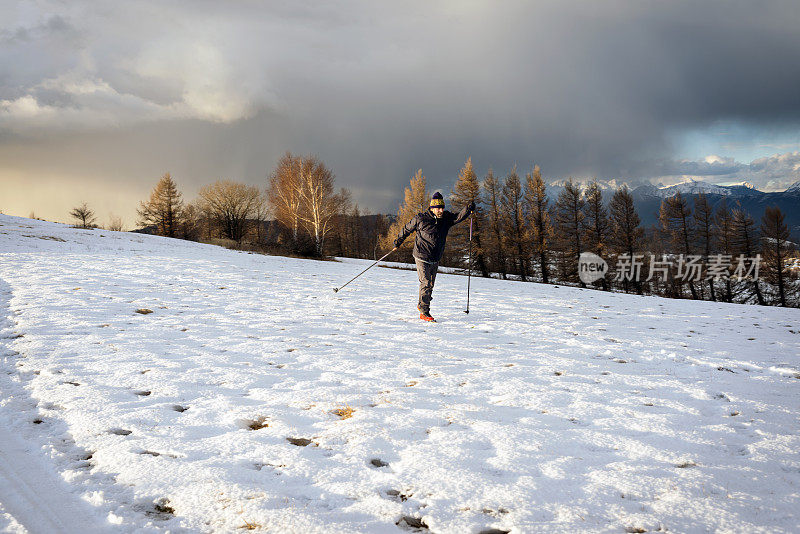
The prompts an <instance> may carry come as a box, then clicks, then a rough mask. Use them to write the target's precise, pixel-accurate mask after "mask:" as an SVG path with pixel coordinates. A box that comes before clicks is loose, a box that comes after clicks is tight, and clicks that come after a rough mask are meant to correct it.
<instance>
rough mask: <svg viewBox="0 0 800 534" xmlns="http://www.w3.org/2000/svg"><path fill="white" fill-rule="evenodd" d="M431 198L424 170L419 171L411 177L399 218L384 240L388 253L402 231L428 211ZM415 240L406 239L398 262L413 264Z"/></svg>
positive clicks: (398, 210) (399, 211) (399, 209)
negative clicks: (412, 253)
mask: <svg viewBox="0 0 800 534" xmlns="http://www.w3.org/2000/svg"><path fill="white" fill-rule="evenodd" d="M430 202H431V197H430V195H429V194H428V189H427V182H426V180H425V175H424V174H422V169H419V170H417V172H416V173H414V176H412V177H411V180H410V182H409V185H408V187H406V189H405V194H404V197H403V202H402V203H401V204H400V206H399V207H398V208H397V217H396V218H395V221H394V223H392V225H391V226H390V227H389V231H388V233H387V234H386V236H385V237H384V239H383V243H382V248H383V249H385V250H386V251H387V252H388V251H389V250H391V249H392V247H394V244H393V243H394V240H395V238H396V237H397V235H398V234H399V233H400V230H401V229H402V228H403V227H404V226H405V225H406V224H408V222H409V221H410V220H411V219H413V218H414V216H415V215H417V214H418V213H422V212H424V211H426V210H427V209H428V206H429V205H430ZM413 244H414V239H406V240H405V241H404V242H403V245H402V246H401V247H400V250H399V251H398V252H397V259H398V261H405V262H411V263H413V258H412V256H411V251H412V249H413Z"/></svg>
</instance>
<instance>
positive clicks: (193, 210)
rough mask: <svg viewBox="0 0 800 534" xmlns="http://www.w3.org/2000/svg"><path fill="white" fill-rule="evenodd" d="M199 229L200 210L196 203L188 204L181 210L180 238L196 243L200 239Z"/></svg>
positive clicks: (200, 222)
mask: <svg viewBox="0 0 800 534" xmlns="http://www.w3.org/2000/svg"><path fill="white" fill-rule="evenodd" d="M201 228H202V210H201V209H200V207H199V206H198V205H197V203H196V202H190V203H189V204H187V205H186V206H184V208H183V216H182V217H181V225H180V237H181V239H188V240H189V241H197V240H198V239H199V238H200V233H201Z"/></svg>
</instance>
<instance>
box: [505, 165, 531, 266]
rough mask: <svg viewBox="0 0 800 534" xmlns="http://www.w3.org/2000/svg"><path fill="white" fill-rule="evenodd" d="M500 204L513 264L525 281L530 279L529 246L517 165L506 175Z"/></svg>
mask: <svg viewBox="0 0 800 534" xmlns="http://www.w3.org/2000/svg"><path fill="white" fill-rule="evenodd" d="M500 206H501V213H500V220H501V222H502V229H503V238H504V239H505V241H506V243H507V245H506V246H507V250H508V252H509V257H510V259H511V262H512V264H514V265H515V266H516V271H517V273H518V274H519V275H520V276H521V277H522V280H523V281H525V280H527V279H528V261H529V253H528V250H529V247H528V243H527V236H526V232H525V230H526V224H525V211H524V205H523V195H522V184H521V183H520V180H519V175H518V174H517V168H516V167H514V168H513V169H512V170H511V172H510V173H508V175H506V179H505V182H504V183H503V189H502V194H501V196H500Z"/></svg>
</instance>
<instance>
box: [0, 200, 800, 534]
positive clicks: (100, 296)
mask: <svg viewBox="0 0 800 534" xmlns="http://www.w3.org/2000/svg"><path fill="white" fill-rule="evenodd" d="M369 263H370V262H366V261H359V260H346V261H341V262H330V261H312V260H302V259H292V258H282V257H270V256H262V255H257V254H248V253H244V252H234V251H228V250H224V249H221V248H218V247H213V246H210V245H201V244H196V243H189V242H184V241H177V240H170V239H166V238H160V237H154V236H144V235H137V234H127V233H117V232H109V231H105V230H80V229H73V228H69V227H67V226H64V225H59V224H55V223H47V222H42V221H33V220H28V219H22V218H17V217H10V216H4V215H0V357H1V358H2V359H0V428H2V429H4V430H6V431H7V432H8V433H9V434H13V436H14V437H15V439H16V440H17V442H18V443H19V442H23V443H24V444H25V447H24V448H25V451H24V455H17V456H16V458H17V459H18V460H17V463H16V468H15V472H16V476H20V477H26V476H27V477H28V479H27V480H26V481H25V483H26V484H27V485H28V486H29V487H31V488H36V487H37V485H38V487H39V488H41V489H42V494H43V495H49V496H50V497H49V498H50V499H52V500H54V501H55V502H54V508H56V510H54V511H53V514H55V513H57V509H58V508H59V506H62V505H63V506H67V505H71V506H74V507H75V508H79V506H78V505H80V506H82V510H83V517H78V518H76V521H80V522H82V523H83V524H84V525H89V526H91V525H94V526H97V527H98V528H99V529H107V530H108V531H109V532H166V531H170V532H234V531H239V530H240V529H241V528H242V527H248V525H250V526H251V527H253V528H256V529H262V530H264V531H280V532H303V533H306V532H342V531H358V532H403V529H409V530H411V529H412V527H411V526H409V525H415V524H416V525H422V524H424V525H426V526H427V528H429V529H430V530H431V531H433V532H443V533H462V532H472V533H477V532H481V531H483V530H485V529H492V528H493V529H498V530H499V531H511V532H514V533H522V532H536V531H547V532H552V531H576V530H578V531H584V532H624V531H625V530H626V529H627V530H629V531H634V530H635V529H642V530H646V531H655V530H658V529H661V530H662V531H663V530H671V531H675V532H689V531H691V532H697V531H721V532H740V531H747V532H791V531H796V530H797V529H798V525H800V522H799V521H798V510H800V489H799V488H800V486H799V484H800V453H798V451H800V434H799V433H798V423H799V422H800V421H799V420H798V408H800V397H798V387H799V386H800V380H798V379H799V378H800V366H799V365H798V356H800V326H798V324H799V323H800V321H798V319H800V316H799V313H800V312H798V310H795V309H781V308H769V307H757V306H743V305H729V304H722V303H713V302H693V301H679V300H668V299H662V298H658V297H641V296H632V295H623V294H610V293H604V292H600V291H591V290H581V289H578V288H569V287H558V286H547V285H541V284H532V283H521V282H512V281H500V280H487V279H481V278H473V279H472V295H471V298H470V309H471V313H470V314H469V315H467V314H464V313H463V307H464V304H465V287H466V279H465V278H464V277H462V276H456V275H448V274H440V275H439V277H437V283H436V290H435V291H434V299H433V305H432V312H433V314H434V316H435V317H437V319H439V320H440V322H439V323H436V324H427V323H423V322H422V321H419V319H417V312H416V310H415V308H414V306H415V304H416V295H417V278H416V273H414V272H412V271H404V270H398V269H385V268H380V267H376V268H374V269H372V270H371V271H369V272H368V273H367V274H365V275H364V276H362V277H361V278H359V279H358V280H357V281H356V282H354V283H353V284H351V285H350V286H348V287H347V288H345V289H343V290H341V291H340V292H338V293H333V291H332V288H333V287H338V286H339V285H341V284H342V283H344V282H345V281H346V280H349V279H350V278H352V277H353V276H354V275H355V274H356V273H358V272H359V271H360V270H361V269H363V268H364V267H366V266H367V265H369ZM144 309H148V310H152V313H148V314H142V313H137V312H136V310H144ZM347 407H349V408H352V409H353V413H352V417H349V418H341V417H339V416H338V415H336V414H335V413H333V411H334V410H336V409H342V408H347ZM251 428H256V429H255V430H254V429H251ZM288 438H291V439H292V440H293V441H294V443H298V445H295V444H292V443H291V442H290V441H289V440H288ZM303 440H308V441H303ZM303 443H307V444H306V445H305V446H302V444H303ZM0 449H2V451H3V453H4V454H5V455H6V458H7V457H8V454H9V451H8V445H7V441H6V442H2V441H0ZM18 449H19V446H18V447H17V450H18ZM43 471H44V472H46V473H50V474H55V476H56V477H57V479H58V480H56V481H55V482H53V483H49V484H48V485H49V486H50V488H49V489H46V488H44V487H43V486H44V485H45V482H44V478H45V475H44V474H42V472H43ZM0 487H2V489H3V491H0V503H2V504H1V506H2V508H0V529H2V530H5V531H9V532H18V531H22V530H23V528H28V530H30V531H32V532H35V531H36V530H35V529H36V528H39V527H37V525H36V524H33V525H32V526H31V524H30V523H26V521H27V522H30V521H31V520H30V519H29V516H30V515H31V514H30V511H28V512H29V513H27V514H26V513H21V512H20V511H19V510H18V508H19V507H17V508H14V506H12V503H11V502H10V500H9V498H8V497H6V500H3V496H4V495H9V494H12V493H13V492H14V491H15V488H16V485H12V483H11V482H10V481H9V478H8V477H5V478H0ZM45 491H48V492H49V493H46V492H45ZM16 498H17V499H18V498H19V495H18V494H17V497H16ZM76 498H77V499H79V502H75V501H76ZM11 500H13V499H11ZM55 505H58V506H55ZM75 508H73V509H75ZM37 511H39V512H40V514H41V515H43V516H48V517H49V516H50V515H53V514H49V513H48V512H47V511H41V510H37ZM22 512H24V510H23V511H22ZM76 514H77V515H80V513H77V512H76ZM403 518H407V519H406V520H404V519H403ZM50 519H52V517H51V518H50Z"/></svg>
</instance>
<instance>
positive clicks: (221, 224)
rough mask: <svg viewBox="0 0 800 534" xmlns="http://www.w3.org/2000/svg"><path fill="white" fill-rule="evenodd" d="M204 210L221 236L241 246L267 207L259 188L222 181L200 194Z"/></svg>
mask: <svg viewBox="0 0 800 534" xmlns="http://www.w3.org/2000/svg"><path fill="white" fill-rule="evenodd" d="M199 196H200V200H199V203H200V209H201V210H202V211H203V213H204V215H205V216H206V217H207V218H208V219H209V220H210V221H212V222H213V223H214V224H215V225H216V227H217V229H218V230H219V232H220V233H221V235H222V236H223V237H226V238H228V239H232V240H233V241H236V242H237V243H240V242H241V241H242V238H243V237H244V236H245V234H246V233H247V229H248V225H249V224H250V221H251V220H252V219H253V218H254V217H255V216H256V214H257V213H258V210H259V209H260V207H261V204H262V203H263V201H264V200H263V197H262V196H261V193H260V192H259V191H258V188H257V187H254V186H249V185H245V184H242V183H238V182H233V181H230V180H218V181H216V182H214V183H213V184H211V185H207V186H205V187H203V188H202V189H201V190H200V194H199Z"/></svg>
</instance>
